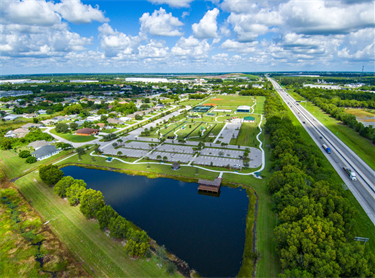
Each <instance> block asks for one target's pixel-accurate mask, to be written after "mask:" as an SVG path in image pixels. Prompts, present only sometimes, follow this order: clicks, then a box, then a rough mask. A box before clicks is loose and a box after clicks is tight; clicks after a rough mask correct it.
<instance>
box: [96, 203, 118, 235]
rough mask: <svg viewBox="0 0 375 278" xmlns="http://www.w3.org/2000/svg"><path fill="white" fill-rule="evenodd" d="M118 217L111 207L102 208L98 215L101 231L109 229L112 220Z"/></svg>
mask: <svg viewBox="0 0 375 278" xmlns="http://www.w3.org/2000/svg"><path fill="white" fill-rule="evenodd" d="M117 217H118V214H117V212H116V211H115V210H114V209H113V208H112V207H111V206H110V205H106V206H104V207H102V208H101V209H100V210H99V211H98V212H97V214H96V218H97V219H98V221H99V226H100V229H101V230H103V229H104V228H106V227H108V225H109V223H110V221H111V219H112V218H117Z"/></svg>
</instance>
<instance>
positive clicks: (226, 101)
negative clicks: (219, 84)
mask: <svg viewBox="0 0 375 278" xmlns="http://www.w3.org/2000/svg"><path fill="white" fill-rule="evenodd" d="M204 103H205V104H206V103H212V104H216V105H217V107H218V108H226V107H228V108H231V109H233V108H237V107H238V106H240V105H248V106H252V105H253V104H254V99H253V97H248V96H237V95H217V96H213V97H210V98H209V99H207V100H206V101H205V102H204Z"/></svg>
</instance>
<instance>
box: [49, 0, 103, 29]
mask: <svg viewBox="0 0 375 278" xmlns="http://www.w3.org/2000/svg"><path fill="white" fill-rule="evenodd" d="M55 11H57V12H58V13H59V14H61V16H62V17H63V18H64V19H66V20H67V21H70V22H72V23H91V22H92V21H99V22H106V21H109V19H108V18H106V17H105V16H104V14H103V12H102V11H100V10H99V6H96V7H95V8H93V7H91V5H84V4H82V3H81V1H80V0H62V1H61V3H57V4H55Z"/></svg>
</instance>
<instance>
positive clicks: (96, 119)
mask: <svg viewBox="0 0 375 278" xmlns="http://www.w3.org/2000/svg"><path fill="white" fill-rule="evenodd" d="M100 118H101V116H99V115H97V116H89V117H87V118H86V121H89V122H94V121H100Z"/></svg>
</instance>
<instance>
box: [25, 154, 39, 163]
mask: <svg viewBox="0 0 375 278" xmlns="http://www.w3.org/2000/svg"><path fill="white" fill-rule="evenodd" d="M35 162H37V159H36V157H34V156H29V157H28V158H26V163H29V164H33V163H35Z"/></svg>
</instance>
